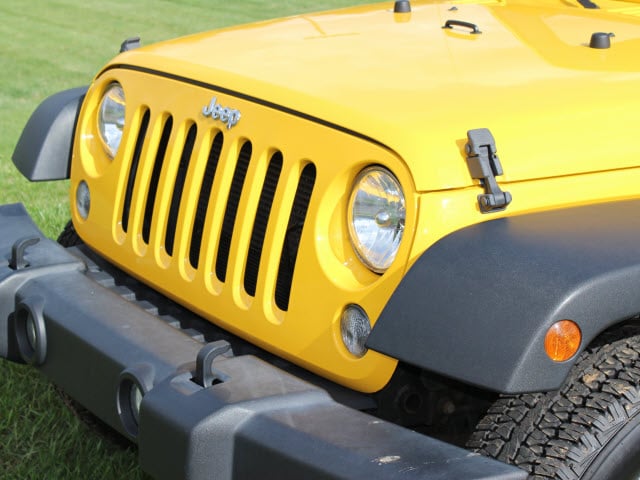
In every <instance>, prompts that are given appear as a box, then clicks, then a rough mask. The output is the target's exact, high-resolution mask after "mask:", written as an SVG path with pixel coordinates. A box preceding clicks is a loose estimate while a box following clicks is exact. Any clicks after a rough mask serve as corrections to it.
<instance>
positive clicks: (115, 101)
mask: <svg viewBox="0 0 640 480" xmlns="http://www.w3.org/2000/svg"><path fill="white" fill-rule="evenodd" d="M124 115H125V101H124V91H123V90H122V87H121V86H120V84H119V83H112V84H111V85H109V88H107V91H106V92H105V94H104V96H103V97H102V102H100V110H99V111H98V130H99V131H100V139H101V140H102V143H103V144H104V148H105V150H106V151H107V153H108V154H109V156H110V157H111V158H113V157H115V156H116V153H117V152H118V148H119V147H120V141H121V140H122V130H123V129H124Z"/></svg>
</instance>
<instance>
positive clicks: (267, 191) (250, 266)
mask: <svg viewBox="0 0 640 480" xmlns="http://www.w3.org/2000/svg"><path fill="white" fill-rule="evenodd" d="M281 171H282V154H281V153H280V152H277V153H275V154H274V155H273V156H272V157H271V161H270V162H269V167H268V168H267V174H266V175H265V179H264V184H263V186H262V192H261V193H260V202H259V203H258V211H257V212H256V219H255V221H254V222H253V231H252V233H251V242H250V243H249V254H248V255H247V265H246V269H245V272H244V289H245V291H246V292H247V293H248V294H249V295H251V296H252V297H253V296H254V295H255V294H256V282H257V281H258V268H259V266H260V257H261V256H262V245H263V243H264V236H265V233H266V231H267V223H268V221H269V214H270V213H271V206H272V205H273V197H274V196H275V193H276V187H277V186H278V179H279V178H280V172H281Z"/></svg>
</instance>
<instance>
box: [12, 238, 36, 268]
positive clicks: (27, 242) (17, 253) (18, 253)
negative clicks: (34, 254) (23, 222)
mask: <svg viewBox="0 0 640 480" xmlns="http://www.w3.org/2000/svg"><path fill="white" fill-rule="evenodd" d="M39 241H40V239H39V238H38V237H23V238H21V239H19V240H17V241H16V243H14V244H13V246H12V247H11V260H10V262H9V268H11V269H12V270H22V269H24V268H27V267H28V266H29V263H28V262H27V261H26V260H25V258H24V254H25V251H26V250H27V248H28V247H31V246H33V245H35V244H36V243H38V242H39Z"/></svg>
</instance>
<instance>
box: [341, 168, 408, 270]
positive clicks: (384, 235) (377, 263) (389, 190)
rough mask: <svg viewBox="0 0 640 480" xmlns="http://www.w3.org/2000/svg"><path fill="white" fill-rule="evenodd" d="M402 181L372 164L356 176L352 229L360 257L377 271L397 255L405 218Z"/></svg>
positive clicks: (356, 249) (352, 207)
mask: <svg viewBox="0 0 640 480" xmlns="http://www.w3.org/2000/svg"><path fill="white" fill-rule="evenodd" d="M405 216H406V212H405V200H404V193H403V192H402V188H401V187H400V182H398V180H397V179H396V177H394V176H393V175H392V174H391V172H389V171H388V170H386V169H385V168H382V167H369V168H366V169H365V170H363V171H362V172H361V173H360V175H358V178H357V179H356V182H355V185H354V187H353V191H352V193H351V199H350V201H349V222H348V223H349V233H350V236H351V243H352V244H353V248H354V249H355V251H356V253H357V254H358V257H359V258H360V260H362V262H364V264H365V265H366V266H367V267H369V268H370V269H371V270H373V271H374V272H376V273H383V272H384V271H385V270H386V269H387V268H389V266H390V265H391V263H393V260H394V259H395V258H396V255H397V253H398V248H399V247H400V241H401V240H402V234H403V232H404V221H405Z"/></svg>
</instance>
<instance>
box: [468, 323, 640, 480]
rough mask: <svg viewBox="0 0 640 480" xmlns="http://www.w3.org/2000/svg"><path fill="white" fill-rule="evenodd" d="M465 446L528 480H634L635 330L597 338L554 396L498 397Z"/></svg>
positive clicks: (639, 388)
mask: <svg viewBox="0 0 640 480" xmlns="http://www.w3.org/2000/svg"><path fill="white" fill-rule="evenodd" d="M467 447H468V448H470V449H472V450H475V451H476V452H479V453H482V454H484V455H487V456H490V457H493V458H496V459H498V460H501V461H504V462H506V463H510V464H512V465H517V466H518V467H520V468H522V469H524V470H526V471H528V472H529V474H530V478H531V479H537V480H542V479H552V478H553V479H560V480H578V479H580V480H625V479H634V480H635V479H637V478H640V474H639V472H640V326H638V325H626V326H624V327H621V328H619V329H617V330H616V331H614V332H610V333H608V334H606V335H603V336H602V337H601V338H600V339H599V340H598V341H597V343H595V344H594V345H592V346H591V347H589V348H588V349H587V350H585V352H583V353H582V355H581V356H580V358H579V360H578V362H577V363H576V365H575V367H574V368H573V370H572V373H571V375H570V376H569V378H568V379H567V380H566V382H565V384H564V386H563V388H562V389H560V390H559V391H554V392H548V393H536V394H524V395H518V396H511V397H506V396H504V397H501V398H499V399H498V400H497V401H496V402H495V403H494V404H493V406H492V407H491V408H490V409H489V410H488V412H487V414H486V415H485V417H484V418H483V419H482V420H481V421H480V422H479V423H478V425H477V427H476V431H475V433H474V434H473V435H472V436H471V437H470V439H469V441H468V443H467Z"/></svg>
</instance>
